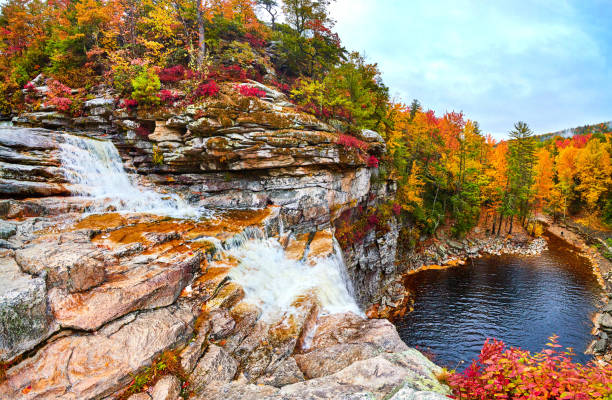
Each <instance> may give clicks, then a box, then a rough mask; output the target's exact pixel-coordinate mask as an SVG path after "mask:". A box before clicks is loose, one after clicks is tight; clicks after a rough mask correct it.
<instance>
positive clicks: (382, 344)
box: [306, 313, 408, 353]
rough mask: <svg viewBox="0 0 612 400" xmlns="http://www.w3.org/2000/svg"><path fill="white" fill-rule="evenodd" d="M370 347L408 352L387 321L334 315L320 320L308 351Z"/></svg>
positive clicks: (352, 315)
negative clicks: (357, 346)
mask: <svg viewBox="0 0 612 400" xmlns="http://www.w3.org/2000/svg"><path fill="white" fill-rule="evenodd" d="M350 343H355V344H363V343H369V344H371V345H373V346H375V347H376V348H378V349H379V350H380V351H385V352H391V353H392V352H401V351H406V350H408V346H406V344H405V343H404V342H403V341H402V339H401V338H400V337H399V334H398V333H397V330H396V329H395V326H393V324H392V323H391V322H389V321H388V320H386V319H366V318H363V317H360V316H358V315H355V314H353V313H344V314H333V315H329V316H325V317H322V318H320V319H319V321H318V323H317V331H316V333H315V336H314V338H313V340H312V344H311V345H310V346H309V348H308V349H306V351H313V350H317V349H324V348H328V347H331V346H335V345H337V344H350Z"/></svg>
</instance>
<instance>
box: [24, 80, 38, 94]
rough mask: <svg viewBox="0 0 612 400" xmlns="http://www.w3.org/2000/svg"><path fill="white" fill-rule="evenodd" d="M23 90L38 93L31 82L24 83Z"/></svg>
mask: <svg viewBox="0 0 612 400" xmlns="http://www.w3.org/2000/svg"><path fill="white" fill-rule="evenodd" d="M23 88H24V89H25V90H26V91H28V92H37V91H38V89H36V86H34V84H33V83H32V82H28V83H26V84H25V86H24V87H23Z"/></svg>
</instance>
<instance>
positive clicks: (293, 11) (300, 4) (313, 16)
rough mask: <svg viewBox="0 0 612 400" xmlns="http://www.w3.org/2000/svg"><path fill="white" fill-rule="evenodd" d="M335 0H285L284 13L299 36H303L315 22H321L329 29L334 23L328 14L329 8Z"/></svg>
mask: <svg viewBox="0 0 612 400" xmlns="http://www.w3.org/2000/svg"><path fill="white" fill-rule="evenodd" d="M332 1H333V0H283V11H284V12H285V17H286V18H287V21H288V22H289V25H291V26H292V27H293V29H295V30H296V31H297V33H298V35H300V36H303V35H304V34H305V33H306V31H307V30H309V29H310V26H311V25H312V23H313V22H319V23H320V24H322V25H325V26H326V27H328V28H331V27H332V26H333V25H334V21H333V20H332V19H331V18H330V17H329V15H328V14H327V7H328V6H329V4H330V3H331V2H332Z"/></svg>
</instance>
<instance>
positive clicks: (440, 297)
mask: <svg viewBox="0 0 612 400" xmlns="http://www.w3.org/2000/svg"><path fill="white" fill-rule="evenodd" d="M549 247H550V250H548V251H545V252H544V253H543V254H542V255H541V256H536V257H519V256H500V257H485V258H481V259H476V260H473V261H470V262H468V263H467V264H466V266H464V267H458V268H451V269H447V270H430V271H423V272H420V273H417V274H415V275H413V276H411V277H409V282H408V283H407V285H408V288H409V289H410V290H411V291H412V292H413V293H414V294H415V310H414V312H413V313H410V314H407V315H406V316H405V317H404V318H403V319H402V320H399V321H397V323H396V325H397V328H398V330H399V332H400V335H401V337H402V339H403V340H404V341H405V342H406V343H407V344H408V345H409V346H418V348H420V349H423V350H428V351H430V352H432V353H433V354H434V355H435V357H436V358H435V361H436V362H438V363H439V364H442V365H446V366H450V367H455V366H456V365H457V364H458V363H459V362H460V361H461V360H464V361H466V362H467V361H469V360H472V359H473V358H475V357H477V356H478V354H479V353H480V348H481V347H482V344H483V343H484V341H485V339H486V338H487V337H495V338H498V339H502V340H503V341H505V342H506V343H507V344H509V345H512V346H518V347H521V348H523V349H528V350H530V351H532V352H534V351H539V350H541V349H542V348H543V347H544V345H545V344H546V342H547V338H548V337H549V336H550V335H552V334H553V333H555V334H557V335H559V336H560V337H561V338H560V343H561V344H562V345H563V346H565V347H573V348H574V349H575V351H576V353H577V355H576V358H575V359H576V360H577V361H580V362H586V361H588V360H589V359H590V358H589V356H586V355H584V354H583V352H584V351H585V349H586V346H587V345H588V344H589V342H590V340H591V336H590V331H591V329H592V326H593V325H592V323H591V316H592V315H593V313H594V312H595V311H596V307H597V306H598V305H599V299H600V297H601V289H600V287H599V286H598V284H597V280H596V278H595V276H594V275H593V274H592V271H591V268H590V265H589V264H588V262H587V261H586V260H585V259H583V258H581V257H579V256H578V255H577V254H576V253H575V252H573V251H572V250H571V249H570V248H569V247H567V246H566V245H565V244H564V243H563V242H561V241H560V240H558V239H556V238H554V237H551V238H549Z"/></svg>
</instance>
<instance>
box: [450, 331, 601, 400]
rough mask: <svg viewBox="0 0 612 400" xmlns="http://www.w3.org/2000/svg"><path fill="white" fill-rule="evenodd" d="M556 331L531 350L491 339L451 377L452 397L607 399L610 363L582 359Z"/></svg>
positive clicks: (476, 399) (468, 399)
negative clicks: (563, 343) (544, 343)
mask: <svg viewBox="0 0 612 400" xmlns="http://www.w3.org/2000/svg"><path fill="white" fill-rule="evenodd" d="M557 339H558V338H557V337H555V336H553V337H551V338H550V342H549V343H548V344H547V347H546V348H545V349H544V350H542V351H541V352H539V353H536V354H531V353H530V352H529V351H525V350H521V349H519V348H514V347H507V346H506V345H505V344H504V343H503V342H501V341H498V340H495V339H488V340H487V341H486V342H485V344H484V346H483V347H482V350H481V352H480V356H479V357H478V359H477V360H474V361H473V362H472V364H471V365H470V366H469V367H468V368H466V369H465V371H463V372H457V373H454V374H452V375H451V376H450V378H449V379H448V381H449V385H450V386H451V388H452V390H453V398H455V399H462V400H492V399H507V400H521V399H522V400H549V399H550V400H570V399H571V400H594V399H599V400H609V399H612V366H611V365H606V366H600V365H597V364H594V363H589V364H586V365H581V364H578V363H575V362H574V361H573V360H572V356H573V353H572V351H571V349H567V350H566V351H562V350H560V348H561V346H560V345H559V344H558V343H557Z"/></svg>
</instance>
